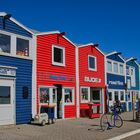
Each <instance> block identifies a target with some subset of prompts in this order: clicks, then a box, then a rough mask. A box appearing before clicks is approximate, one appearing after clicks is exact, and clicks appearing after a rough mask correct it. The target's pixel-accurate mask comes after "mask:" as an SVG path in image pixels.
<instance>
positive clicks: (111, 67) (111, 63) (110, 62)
mask: <svg viewBox="0 0 140 140" xmlns="http://www.w3.org/2000/svg"><path fill="white" fill-rule="evenodd" d="M108 62H110V63H111V71H109V70H108ZM107 72H111V73H112V72H113V64H112V61H109V60H107Z"/></svg>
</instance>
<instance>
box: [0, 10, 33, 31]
mask: <svg viewBox="0 0 140 140" xmlns="http://www.w3.org/2000/svg"><path fill="white" fill-rule="evenodd" d="M6 15H7V13H6V12H0V16H2V17H4V16H6ZM9 19H10V20H11V21H13V22H14V23H15V24H17V25H18V26H20V27H22V28H23V29H25V30H26V31H28V32H29V33H31V34H34V33H33V32H32V31H31V30H29V28H27V27H26V26H24V25H23V24H21V23H19V22H18V21H17V20H16V19H14V18H13V17H10V18H9Z"/></svg>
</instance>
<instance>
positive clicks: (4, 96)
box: [0, 12, 35, 125]
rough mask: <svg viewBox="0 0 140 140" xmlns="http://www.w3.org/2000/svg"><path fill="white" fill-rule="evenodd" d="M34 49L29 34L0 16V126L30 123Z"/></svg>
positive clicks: (7, 16) (31, 37)
mask: <svg viewBox="0 0 140 140" xmlns="http://www.w3.org/2000/svg"><path fill="white" fill-rule="evenodd" d="M34 46H35V45H34V36H33V33H32V31H30V30H29V29H28V28H26V27H25V26H24V25H22V24H20V23H19V22H18V21H16V20H15V19H14V18H13V17H12V16H11V15H10V14H7V13H4V12H2V13H0V125H5V124H22V123H28V122H29V121H30V119H31V115H32V113H33V112H32V104H33V100H32V98H33V96H34V95H33V96H32V86H33V84H34V83H32V75H34V71H33V66H34V62H33V57H34V55H33V54H34V52H33V51H34Z"/></svg>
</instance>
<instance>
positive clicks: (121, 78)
mask: <svg viewBox="0 0 140 140" xmlns="http://www.w3.org/2000/svg"><path fill="white" fill-rule="evenodd" d="M110 81H113V82H116V84H111V82H110ZM118 81H119V82H121V83H122V84H118ZM107 84H108V88H109V89H123V90H124V89H125V76H121V75H115V74H110V73H107Z"/></svg>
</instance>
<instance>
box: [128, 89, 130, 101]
mask: <svg viewBox="0 0 140 140" xmlns="http://www.w3.org/2000/svg"><path fill="white" fill-rule="evenodd" d="M127 97H128V101H130V91H129V92H128V96H127Z"/></svg>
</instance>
